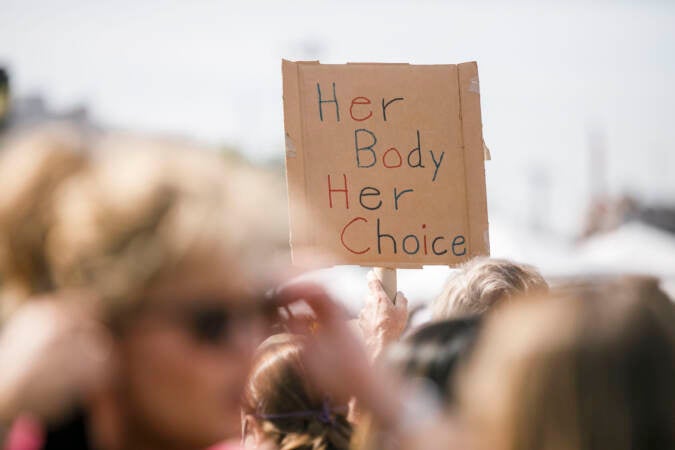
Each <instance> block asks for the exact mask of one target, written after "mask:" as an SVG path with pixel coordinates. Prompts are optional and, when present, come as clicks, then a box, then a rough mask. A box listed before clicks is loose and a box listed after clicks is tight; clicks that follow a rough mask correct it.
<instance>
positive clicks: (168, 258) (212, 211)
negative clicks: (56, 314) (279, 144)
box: [0, 131, 285, 316]
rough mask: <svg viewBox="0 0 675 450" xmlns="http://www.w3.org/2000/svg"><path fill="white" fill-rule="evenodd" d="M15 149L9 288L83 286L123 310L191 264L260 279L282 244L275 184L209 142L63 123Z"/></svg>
mask: <svg viewBox="0 0 675 450" xmlns="http://www.w3.org/2000/svg"><path fill="white" fill-rule="evenodd" d="M10 150H11V151H10ZM8 152H9V154H8V155H3V156H4V157H3V160H2V162H1V163H0V175H1V176H2V179H3V182H4V183H5V188H4V190H2V191H0V271H1V273H2V278H3V283H4V286H3V294H5V295H4V296H5V297H12V298H14V297H22V298H26V297H28V296H31V295H34V294H36V293H38V292H47V291H54V290H58V289H83V290H86V291H87V292H93V293H95V294H96V296H97V298H99V299H100V300H102V305H103V307H104V311H103V312H104V313H110V314H111V315H113V316H116V315H119V314H122V313H124V312H125V311H127V310H128V309H130V308H135V307H137V306H138V304H139V300H140V299H141V298H142V297H143V296H144V293H145V292H146V291H147V290H148V289H149V288H150V287H152V286H154V285H156V284H157V282H158V280H160V279H164V278H171V276H172V275H174V274H175V272H176V270H182V269H183V268H186V267H189V268H190V270H199V267H201V266H209V265H211V266H213V265H214V264H216V263H225V267H226V271H227V272H228V273H223V274H222V277H223V281H224V283H225V285H227V283H228V282H229V283H230V286H234V285H235V284H236V285H237V286H243V285H246V283H247V282H249V281H251V280H252V278H253V277H257V280H256V281H258V280H260V279H262V278H264V277H265V276H266V273H265V271H264V270H257V271H256V269H258V268H259V265H260V263H261V262H262V261H265V260H267V259H270V258H269V255H270V253H271V250H274V249H275V248H278V246H277V243H278V241H279V238H278V234H275V233H276V232H277V231H278V230H276V229H275V230H273V232H271V233H270V232H269V231H268V230H269V229H273V228H274V227H270V226H269V221H270V220H274V219H275V217H276V216H281V214H279V212H278V211H275V210H274V209H273V208H267V207H266V205H267V204H270V203H272V201H273V200H274V199H273V198H272V197H273V195H271V194H270V192H276V191H274V190H273V189H270V188H269V181H268V180H266V179H265V177H264V175H261V174H260V173H257V172H256V171H254V170H252V169H250V168H246V167H232V166H231V165H230V166H228V165H227V164H226V163H225V161H224V160H223V159H222V158H220V157H219V155H218V154H216V153H214V152H207V151H205V150H204V149H203V148H198V147H195V146H190V145H187V144H186V143H183V142H172V141H167V140H158V139H148V138H143V137H135V136H119V135H114V136H113V135H101V136H96V137H95V138H91V139H87V140H85V139H83V138H82V135H81V134H78V133H77V132H75V131H71V132H63V131H61V132H60V133H53V132H50V133H44V132H37V133H32V134H31V135H30V136H29V139H28V140H27V141H22V142H21V143H20V144H17V145H13V146H12V148H10V149H8ZM277 203H283V202H277ZM282 217H283V216H282ZM281 221H282V222H283V219H281ZM284 241H285V239H284ZM244 273H246V274H247V277H244V276H242V274H244ZM12 286H19V288H20V289H18V290H20V291H21V293H22V295H20V296H17V295H15V294H14V291H17V289H14V290H13V291H12V292H10V289H9V288H10V287H12ZM9 304H10V302H9V301H6V300H3V302H2V305H3V307H4V309H8V308H7V305H9Z"/></svg>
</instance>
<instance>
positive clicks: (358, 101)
mask: <svg viewBox="0 0 675 450" xmlns="http://www.w3.org/2000/svg"><path fill="white" fill-rule="evenodd" d="M354 105H370V99H369V98H368V97H354V99H353V100H352V104H351V105H350V106H349V115H350V116H352V119H354V120H356V121H357V122H363V121H364V120H368V119H370V118H371V117H372V116H373V112H372V111H368V115H367V116H365V117H361V118H359V117H354V112H353V109H354Z"/></svg>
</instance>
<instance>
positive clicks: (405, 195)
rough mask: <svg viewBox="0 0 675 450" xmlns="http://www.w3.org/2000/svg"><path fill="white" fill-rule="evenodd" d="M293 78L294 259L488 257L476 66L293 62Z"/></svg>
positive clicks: (289, 125)
mask: <svg viewBox="0 0 675 450" xmlns="http://www.w3.org/2000/svg"><path fill="white" fill-rule="evenodd" d="M282 71H283V90H284V118H285V128H286V170H287V182H288V194H289V207H290V228H291V247H292V250H293V255H294V262H296V263H301V264H302V261H299V255H303V257H307V256H310V257H312V255H319V254H321V255H322V258H323V259H324V261H327V262H329V263H331V264H359V265H368V266H382V267H419V266H421V265H427V264H443V265H456V264H459V263H461V262H463V261H465V260H467V259H469V258H471V257H473V256H476V255H487V254H489V240H488V220H487V205H486V195H485V170H484V160H485V155H486V152H485V146H484V144H483V136H482V125H481V115H480V93H479V90H478V69H477V66H476V63H475V62H470V63H463V64H458V65H425V66H418V65H409V64H370V63H369V64H341V65H328V64H319V63H318V62H291V61H286V60H284V61H283V64H282ZM334 100H337V101H334ZM375 140H376V142H375ZM373 143H374V145H372V146H371V144H373ZM418 144H419V145H418ZM345 190H346V192H345ZM410 190H412V191H410ZM378 226H379V231H378ZM327 255H328V259H327V260H326V256H327Z"/></svg>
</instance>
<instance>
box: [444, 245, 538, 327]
mask: <svg viewBox="0 0 675 450" xmlns="http://www.w3.org/2000/svg"><path fill="white" fill-rule="evenodd" d="M547 291H548V284H547V283H546V281H545V280H544V278H543V277H542V276H541V274H540V273H539V272H538V271H537V269H535V268H534V267H532V266H529V265H526V264H518V263H514V262H511V261H507V260H504V259H493V258H474V259H472V260H471V261H469V262H467V263H466V264H464V265H462V266H461V267H459V268H458V269H457V270H456V271H455V272H454V273H453V274H452V275H451V276H450V278H449V279H448V281H447V282H446V284H445V287H444V288H443V291H442V292H441V294H440V295H439V296H438V297H437V298H436V299H435V300H434V302H433V304H432V314H433V318H434V320H443V319H450V318H453V317H461V316H467V315H473V314H483V313H485V312H486V311H488V310H489V309H490V308H492V307H493V306H494V305H496V304H498V303H501V302H503V301H505V300H508V299H511V298H513V297H516V296H519V295H524V294H532V293H545V292H547Z"/></svg>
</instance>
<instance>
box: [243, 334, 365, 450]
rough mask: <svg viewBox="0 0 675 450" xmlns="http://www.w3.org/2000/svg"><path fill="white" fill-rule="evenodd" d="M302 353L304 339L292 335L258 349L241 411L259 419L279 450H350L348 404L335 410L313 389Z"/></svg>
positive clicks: (276, 336)
mask: <svg viewBox="0 0 675 450" xmlns="http://www.w3.org/2000/svg"><path fill="white" fill-rule="evenodd" d="M304 348H305V339H304V338H303V337H302V336H299V335H291V334H280V335H275V336H272V337H271V338H269V339H268V340H267V341H266V342H264V343H263V344H262V345H261V347H260V349H259V351H258V355H257V357H256V361H255V363H254V365H253V369H252V371H251V376H250V380H249V382H248V385H247V388H246V391H245V395H244V405H243V409H244V412H245V413H247V414H250V415H253V416H255V417H256V418H257V419H256V420H257V421H258V422H259V423H260V425H261V429H262V433H263V435H264V436H265V437H266V438H267V439H268V440H270V441H271V442H272V443H274V444H275V446H276V447H275V448H277V449H279V450H342V449H348V448H349V444H350V440H351V435H352V427H351V424H349V422H347V408H346V406H347V405H346V400H345V404H344V405H341V406H338V405H335V404H334V403H332V402H329V401H328V400H327V399H326V397H325V396H324V395H322V394H321V393H320V392H318V391H316V390H315V389H313V388H312V387H311V383H310V379H309V378H308V376H307V373H306V370H305V368H304V364H303V363H302V357H301V354H302V352H303V351H304ZM340 408H341V409H344V410H341V409H340ZM321 414H323V415H324V416H325V417H321Z"/></svg>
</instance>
